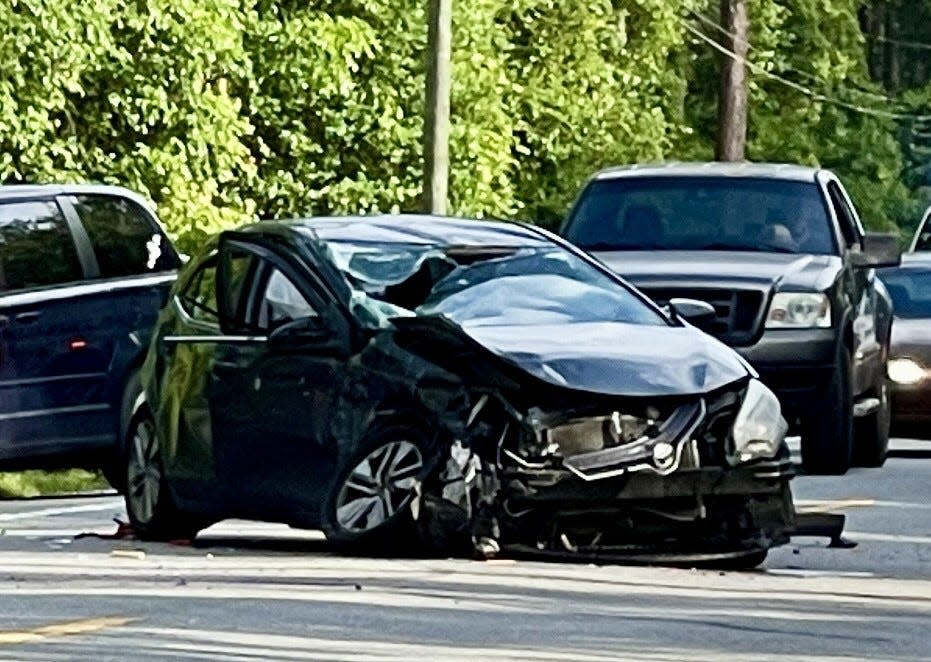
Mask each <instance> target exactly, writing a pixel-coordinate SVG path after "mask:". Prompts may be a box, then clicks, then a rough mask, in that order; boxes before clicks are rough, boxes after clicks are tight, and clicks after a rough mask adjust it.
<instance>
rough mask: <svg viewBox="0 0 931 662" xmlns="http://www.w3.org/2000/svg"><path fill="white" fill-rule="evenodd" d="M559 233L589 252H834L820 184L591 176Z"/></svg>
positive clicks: (757, 180)
mask: <svg viewBox="0 0 931 662" xmlns="http://www.w3.org/2000/svg"><path fill="white" fill-rule="evenodd" d="M565 234H566V237H567V238H568V239H569V240H570V241H572V242H573V243H575V244H577V245H578V246H580V247H582V248H585V249H587V250H685V251H696V250H734V251H764V252H779V253H813V254H824V255H831V254H834V253H835V251H836V249H835V242H834V238H833V233H832V231H831V223H830V219H829V217H828V212H827V208H826V207H825V204H824V201H823V199H822V196H821V192H820V189H819V188H818V186H817V185H816V184H815V183H814V182H811V183H809V182H794V181H781V180H777V179H753V178H741V179H736V178H717V177H642V178H641V177H637V178H619V179H608V180H597V181H594V182H592V183H591V184H589V186H588V187H587V188H586V189H585V191H584V192H583V194H582V197H581V199H580V201H579V204H578V205H577V206H576V210H575V212H574V214H573V216H572V218H570V220H569V223H568V225H567V227H566V231H565Z"/></svg>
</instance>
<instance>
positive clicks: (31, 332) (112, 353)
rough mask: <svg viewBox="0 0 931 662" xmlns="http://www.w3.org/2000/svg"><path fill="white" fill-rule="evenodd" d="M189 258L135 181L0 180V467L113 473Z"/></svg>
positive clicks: (110, 475) (116, 481)
mask: <svg viewBox="0 0 931 662" xmlns="http://www.w3.org/2000/svg"><path fill="white" fill-rule="evenodd" d="M180 263H181V260H180V259H179V255H178V253H177V252H176V251H175V249H174V248H173V247H172V246H171V243H170V242H169V240H168V238H167V237H166V236H165V233H164V232H163V230H162V228H161V227H160V225H159V222H158V220H157V218H156V216H155V214H154V213H153V212H152V210H151V209H150V208H149V207H148V205H147V204H146V202H145V201H144V200H143V199H142V198H141V197H139V196H138V195H136V194H134V193H132V192H130V191H128V190H126V189H122V188H116V187H108V186H51V185H49V186H19V185H17V186H0V468H3V469H23V468H52V467H61V466H82V467H101V468H103V469H104V470H105V472H106V473H107V474H108V477H110V478H114V476H113V475H112V471H110V469H111V468H112V467H113V466H114V460H115V459H117V458H118V457H119V456H120V453H121V451H120V450H119V444H118V441H119V440H121V439H122V437H123V433H124V431H125V426H126V424H127V412H128V411H130V410H131V406H132V403H133V401H134V400H135V398H136V395H137V394H138V392H139V377H138V368H139V366H140V365H141V363H142V359H143V356H144V353H145V349H146V347H147V345H148V339H149V335H150V330H151V328H152V326H153V324H154V322H155V319H156V316H157V314H158V310H159V308H160V307H161V306H162V304H163V303H164V301H165V298H166V296H167V292H168V289H169V288H170V287H171V284H172V282H173V281H174V279H175V273H176V270H177V268H178V266H179V265H180ZM111 482H115V483H116V485H117V486H119V483H120V481H119V480H115V478H114V480H111Z"/></svg>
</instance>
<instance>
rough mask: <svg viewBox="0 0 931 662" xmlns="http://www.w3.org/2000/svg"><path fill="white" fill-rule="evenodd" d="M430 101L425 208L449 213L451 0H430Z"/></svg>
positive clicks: (426, 127)
mask: <svg viewBox="0 0 931 662" xmlns="http://www.w3.org/2000/svg"><path fill="white" fill-rule="evenodd" d="M428 1H429V3H430V9H429V22H430V24H429V29H428V36H427V90H426V93H427V105H426V113H425V115H424V138H423V144H424V153H423V161H424V181H423V210H424V212H426V213H428V214H440V215H443V214H446V208H447V200H448V197H449V99H450V89H451V85H452V81H451V68H452V64H451V60H452V23H453V11H452V9H453V8H452V5H453V2H452V0H428Z"/></svg>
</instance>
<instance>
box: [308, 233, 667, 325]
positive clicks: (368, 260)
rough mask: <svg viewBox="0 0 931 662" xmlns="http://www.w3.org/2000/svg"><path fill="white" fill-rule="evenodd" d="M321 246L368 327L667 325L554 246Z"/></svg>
mask: <svg viewBox="0 0 931 662" xmlns="http://www.w3.org/2000/svg"><path fill="white" fill-rule="evenodd" d="M325 245H326V248H327V252H328V253H329V255H330V257H331V259H332V261H333V263H334V264H335V265H336V266H337V267H338V268H339V270H340V271H341V272H342V273H343V275H344V277H345V278H346V280H347V281H348V282H349V285H350V287H351V290H352V292H353V294H352V301H351V302H350V303H351V306H352V307H353V311H354V313H355V314H356V315H357V316H358V317H359V318H360V319H362V320H363V322H365V323H368V324H369V325H371V326H378V327H384V326H386V325H387V324H388V323H389V320H390V319H391V318H392V317H405V316H406V317H410V316H414V315H444V316H446V317H448V318H450V319H451V320H453V321H455V322H456V323H458V324H461V325H463V326H491V325H517V326H530V325H543V324H565V323H574V322H626V323H630V324H653V325H663V324H665V323H666V321H665V319H664V318H663V317H662V316H661V315H660V314H659V313H658V312H657V311H655V310H654V309H652V308H651V307H649V306H648V305H646V304H645V303H643V301H641V300H640V299H639V298H638V297H637V296H635V295H634V294H633V293H632V292H630V291H629V290H628V289H627V288H625V287H624V286H622V285H620V284H619V283H618V282H617V281H615V280H614V279H613V278H612V277H610V276H609V275H607V274H606V273H604V272H602V271H600V270H599V269H597V268H596V267H594V266H592V265H591V264H590V263H588V262H587V261H585V260H583V259H582V258H580V257H578V256H576V255H573V254H572V253H570V252H568V251H565V250H563V249H561V248H559V247H557V246H553V245H541V246H529V247H523V248H520V247H513V246H511V247H494V246H479V247H472V246H467V247H448V246H427V245H421V244H382V243H365V242H359V243H353V242H345V241H339V242H335V241H332V242H327V243H326V244H325Z"/></svg>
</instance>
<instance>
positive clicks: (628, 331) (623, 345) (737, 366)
mask: <svg viewBox="0 0 931 662" xmlns="http://www.w3.org/2000/svg"><path fill="white" fill-rule="evenodd" d="M460 328H462V330H463V331H464V332H465V333H466V334H468V335H469V336H470V337H471V338H472V339H473V340H475V341H476V342H477V343H479V344H480V345H482V346H483V347H485V348H486V349H488V350H489V351H491V352H493V353H495V354H497V355H498V356H500V357H501V358H503V359H505V360H506V361H509V362H510V363H512V364H515V365H517V366H518V367H520V368H521V369H523V370H524V371H526V372H528V373H530V374H531V375H533V376H535V377H537V378H539V379H541V380H543V381H546V382H548V383H550V384H554V385H556V386H561V387H564V388H570V389H574V390H580V391H588V392H592V393H601V394H605V395H619V396H631V397H641V396H643V397H650V396H652V397H661V396H672V395H694V394H700V393H707V392H709V391H713V390H715V389H718V388H721V387H722V386H726V385H728V384H730V383H732V382H735V381H738V380H740V379H744V378H746V377H747V376H749V374H750V373H749V372H748V370H747V367H746V364H745V363H744V362H743V360H742V359H741V358H740V357H739V356H738V355H737V353H736V352H734V351H733V350H731V349H730V348H728V347H726V346H725V345H723V344H722V343H720V342H718V341H717V340H715V339H714V338H712V337H711V336H708V335H705V334H704V333H702V332H701V331H698V330H697V329H695V328H692V327H688V326H687V327H672V326H660V325H642V324H627V323H623V322H582V323H575V324H559V325H534V326H521V325H507V326H505V325H495V326H485V325H468V324H466V325H464V326H461V327H460Z"/></svg>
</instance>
